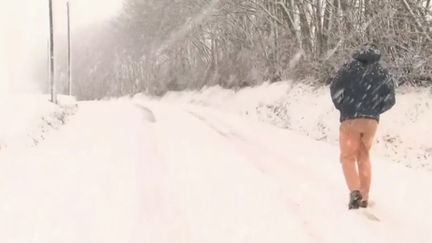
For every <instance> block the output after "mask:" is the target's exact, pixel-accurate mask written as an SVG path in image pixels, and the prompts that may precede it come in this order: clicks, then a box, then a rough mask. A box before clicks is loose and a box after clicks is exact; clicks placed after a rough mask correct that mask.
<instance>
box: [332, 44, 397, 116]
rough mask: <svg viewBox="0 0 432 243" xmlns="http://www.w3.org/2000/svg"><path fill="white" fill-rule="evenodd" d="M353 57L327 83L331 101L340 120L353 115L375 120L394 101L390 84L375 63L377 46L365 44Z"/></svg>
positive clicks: (386, 72)
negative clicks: (329, 82)
mask: <svg viewBox="0 0 432 243" xmlns="http://www.w3.org/2000/svg"><path fill="white" fill-rule="evenodd" d="M353 58H354V60H353V61H352V62H350V63H349V64H347V65H345V66H344V67H342V68H341V70H340V71H339V72H338V74H337V76H336V78H335V80H334V81H333V83H332V86H331V93H332V99H333V102H334V104H335V106H336V108H337V109H338V110H340V112H341V121H344V120H348V119H354V118H372V119H375V120H379V116H380V114H382V113H384V112H385V111H386V110H388V109H389V108H390V107H391V106H392V105H393V104H394V83H393V79H392V78H391V76H390V74H389V73H388V71H387V70H386V69H385V68H383V67H382V65H381V64H380V63H379V60H380V58H381V54H380V52H379V51H378V50H377V49H374V48H372V47H369V46H365V47H363V48H362V49H360V50H359V51H357V52H356V53H355V54H354V55H353Z"/></svg>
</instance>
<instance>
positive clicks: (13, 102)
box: [0, 95, 76, 152]
mask: <svg viewBox="0 0 432 243" xmlns="http://www.w3.org/2000/svg"><path fill="white" fill-rule="evenodd" d="M75 109H76V104H75V101H74V99H73V98H72V97H66V96H59V105H55V104H53V103H51V102H49V97H48V96H45V95H7V96H1V97H0V114H1V118H0V152H1V151H2V150H4V149H6V148H22V147H28V146H33V145H37V144H38V143H39V142H40V141H41V140H43V139H44V137H45V136H46V134H47V132H49V131H50V130H52V129H56V128H59V127H60V126H61V125H63V124H64V123H65V122H66V119H67V117H68V116H69V115H71V114H72V113H73V112H74V111H75Z"/></svg>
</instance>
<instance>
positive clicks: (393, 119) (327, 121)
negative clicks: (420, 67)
mask: <svg viewBox="0 0 432 243" xmlns="http://www.w3.org/2000/svg"><path fill="white" fill-rule="evenodd" d="M138 98H139V96H138ZM142 98H143V99H146V98H144V97H142ZM162 100H163V101H164V102H169V103H183V104H188V103H189V104H197V105H201V106H205V107H212V108H216V109H218V110H221V111H229V112H231V113H235V114H240V115H243V116H248V117H252V118H255V119H258V120H260V121H264V122H268V123H270V124H273V125H276V126H278V127H281V128H287V129H290V130H292V131H296V132H300V133H302V134H304V135H307V136H309V137H311V138H313V139H315V140H318V141H327V142H329V143H331V144H337V143H338V138H339V112H338V111H337V110H336V109H335V108H334V106H333V104H332V102H331V99H330V92H329V88H328V87H312V86H310V85H306V84H303V83H296V82H291V81H285V82H279V83H274V84H269V83H264V84H263V85H261V86H257V87H252V88H245V89H241V90H239V91H237V92H235V91H232V90H226V89H222V88H220V87H217V86H216V87H210V88H205V89H203V90H201V91H199V92H196V91H187V92H171V93H168V94H167V95H166V96H164V97H163V98H162ZM431 123H432V90H431V89H430V88H429V89H428V88H400V89H398V91H397V97H396V105H395V106H394V108H393V109H391V110H390V111H389V112H387V113H385V114H384V115H382V116H381V121H380V126H379V129H378V134H377V144H376V146H375V147H374V150H375V151H376V153H377V154H380V155H382V156H383V157H385V158H388V159H390V160H392V161H394V162H395V163H402V164H404V165H405V166H407V167H411V168H415V169H422V170H428V171H432V144H431V143H430V138H431V137H432V129H430V124H431ZM401 128H403V129H401Z"/></svg>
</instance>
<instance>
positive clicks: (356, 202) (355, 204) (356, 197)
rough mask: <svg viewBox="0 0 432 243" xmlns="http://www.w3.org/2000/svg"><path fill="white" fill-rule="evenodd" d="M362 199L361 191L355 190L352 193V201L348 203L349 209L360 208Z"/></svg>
mask: <svg viewBox="0 0 432 243" xmlns="http://www.w3.org/2000/svg"><path fill="white" fill-rule="evenodd" d="M361 200H362V195H361V193H360V191H358V190H354V191H352V192H351V193H350V201H349V204H348V209H358V208H359V207H360V203H361Z"/></svg>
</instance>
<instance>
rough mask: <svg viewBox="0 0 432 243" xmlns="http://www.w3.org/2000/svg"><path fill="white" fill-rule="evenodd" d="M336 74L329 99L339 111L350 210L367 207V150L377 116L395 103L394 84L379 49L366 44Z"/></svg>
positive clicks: (341, 152)
mask: <svg viewBox="0 0 432 243" xmlns="http://www.w3.org/2000/svg"><path fill="white" fill-rule="evenodd" d="M352 58H353V60H352V61H351V62H349V63H347V64H345V65H344V66H343V67H342V68H341V69H340V70H339V71H338V73H337V74H336V76H335V78H334V79H333V80H332V82H331V85H330V91H331V98H332V101H333V104H334V105H335V107H336V109H338V110H339V111H340V122H341V124H340V136H339V144H340V160H341V163H342V169H343V173H344V176H345V180H346V184H347V186H348V189H349V191H350V195H349V203H348V208H349V209H358V208H359V207H363V208H366V207H367V206H368V200H369V191H370V186H371V177H372V169H371V162H370V149H371V147H372V145H373V142H374V137H375V133H376V130H377V127H378V123H379V118H380V115H381V114H383V113H384V112H386V111H387V110H389V109H390V108H392V107H393V106H394V104H395V103H396V99H395V85H394V81H393V78H392V77H391V75H390V73H389V71H388V70H387V69H386V68H384V67H383V66H382V65H381V63H380V59H381V52H380V51H379V49H378V48H377V46H376V45H374V44H365V45H363V46H362V47H361V48H360V49H359V50H357V51H355V53H354V54H353V56H352Z"/></svg>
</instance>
